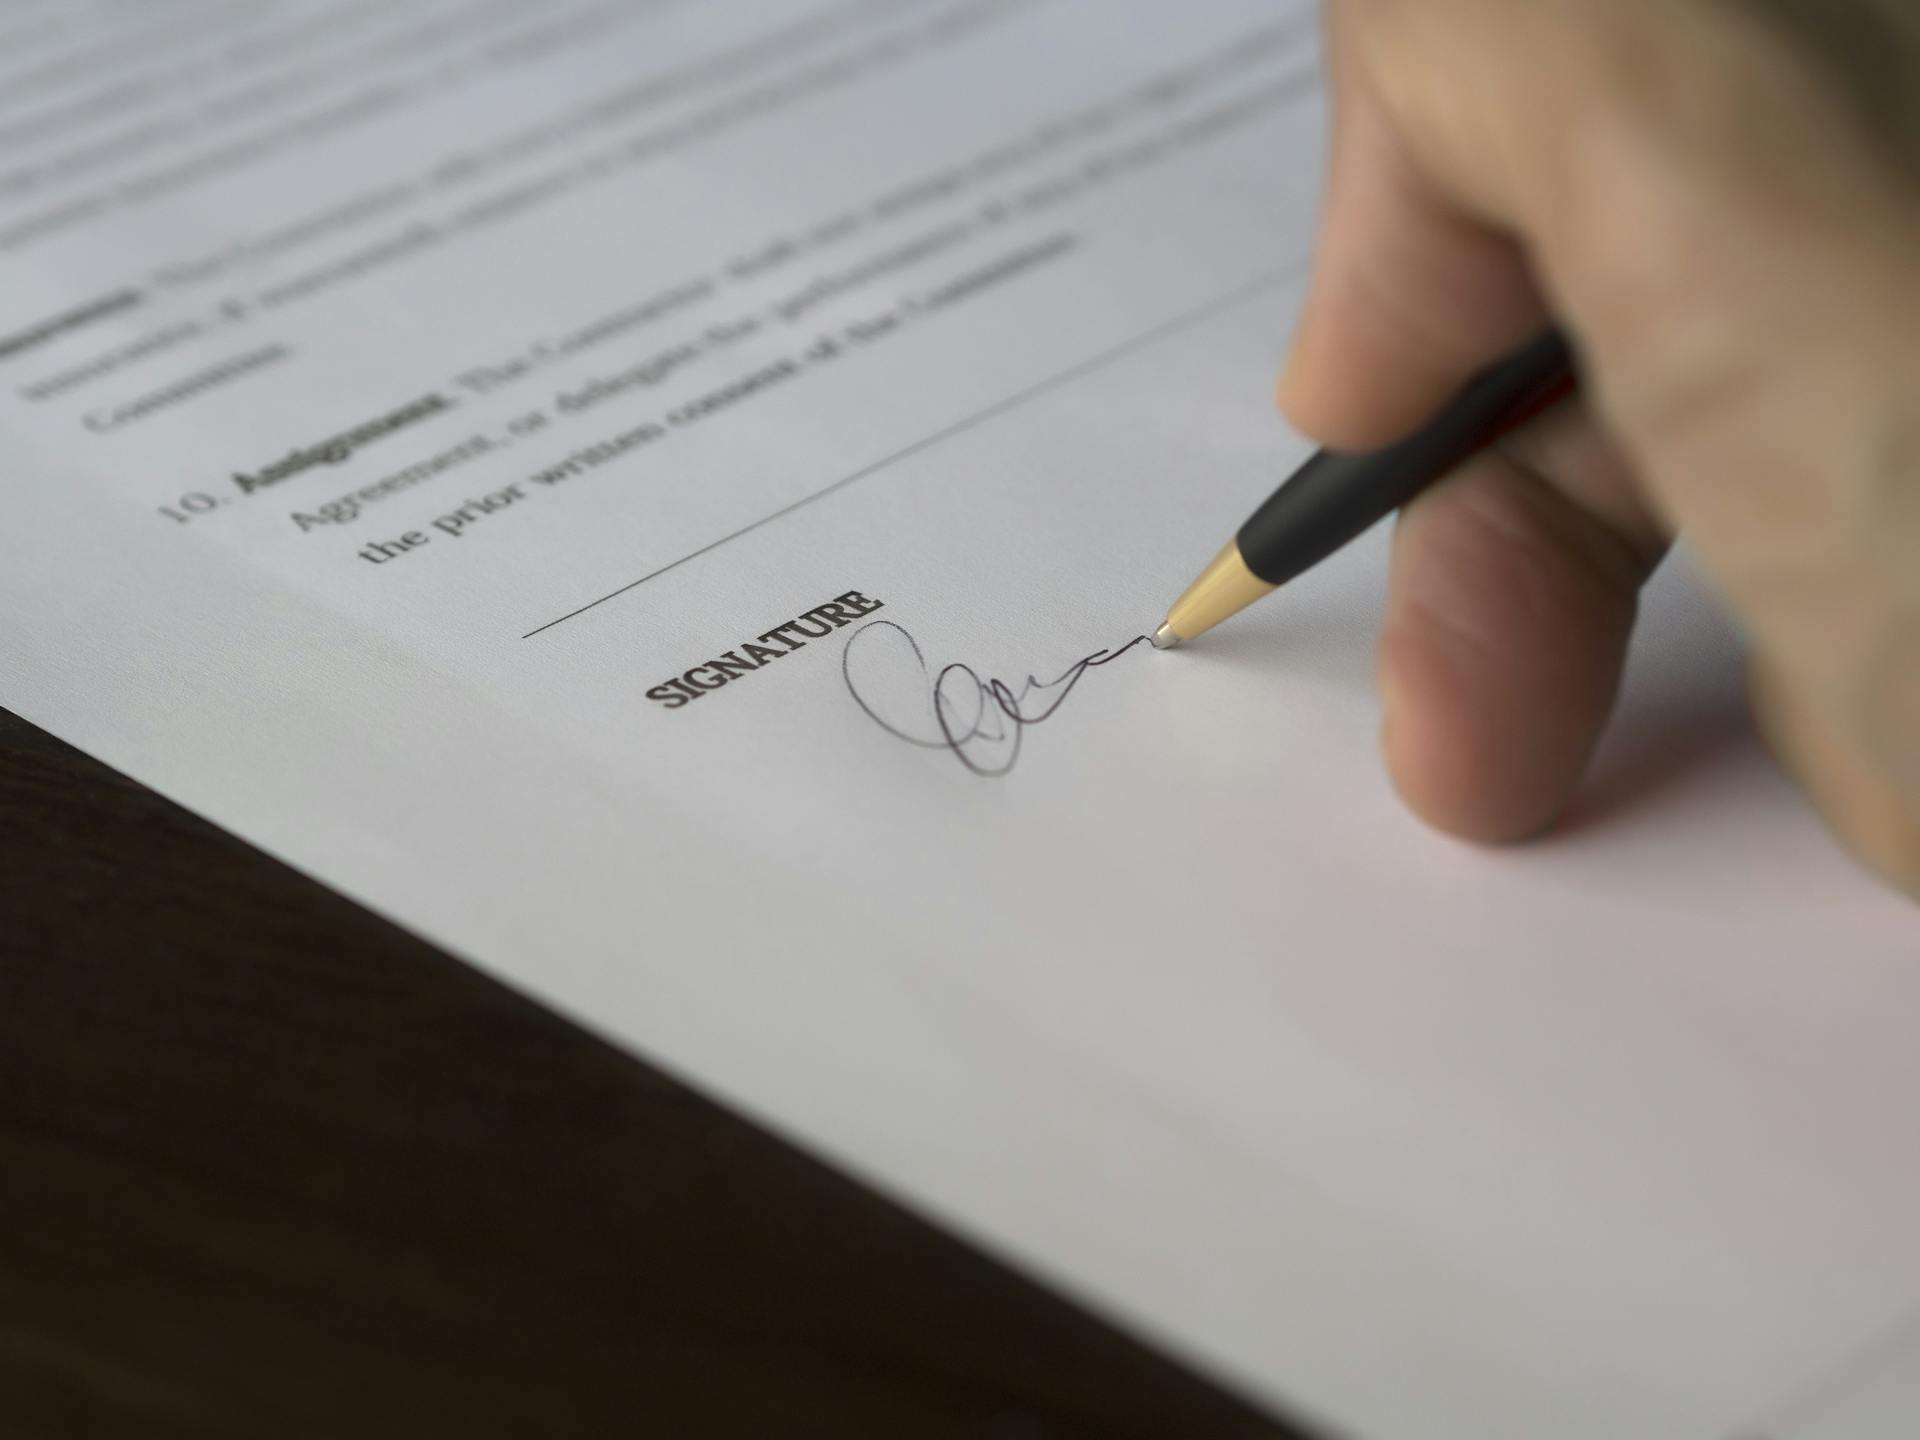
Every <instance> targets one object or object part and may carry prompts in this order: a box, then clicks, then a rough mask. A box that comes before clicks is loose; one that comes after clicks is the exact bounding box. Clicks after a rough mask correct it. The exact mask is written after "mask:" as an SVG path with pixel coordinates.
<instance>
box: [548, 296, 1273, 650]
mask: <svg viewBox="0 0 1920 1440" xmlns="http://www.w3.org/2000/svg"><path fill="white" fill-rule="evenodd" d="M1299 268H1300V267H1299V265H1298V264H1297V263H1296V264H1289V265H1283V266H1279V267H1277V268H1275V269H1272V270H1267V271H1263V272H1262V273H1261V274H1259V275H1257V276H1256V277H1254V278H1253V279H1252V280H1249V281H1247V282H1245V283H1244V284H1240V285H1236V286H1234V287H1233V289H1231V290H1229V291H1227V292H1226V293H1225V294H1223V295H1216V296H1215V297H1214V298H1213V299H1211V300H1209V301H1207V302H1206V303H1205V304H1204V305H1200V306H1196V307H1195V308H1194V309H1192V310H1189V311H1187V312H1186V313H1185V314H1183V315H1176V316H1175V317H1174V318H1173V319H1171V320H1165V321H1162V322H1161V323H1160V324H1158V325H1156V326H1154V327H1153V328H1152V329H1151V330H1144V331H1142V332H1141V333H1140V334H1138V335H1135V336H1133V337H1132V338H1131V339H1128V340H1123V341H1121V342H1120V343H1119V344H1118V345H1115V346H1113V347H1112V348H1111V349H1108V350H1102V351H1101V352H1100V353H1099V354H1097V355H1094V356H1091V357H1089V358H1088V359H1085V360H1081V361H1078V362H1076V363H1075V364H1073V365H1070V366H1068V367H1067V368H1066V369H1064V370H1059V371H1056V372H1055V373H1054V374H1052V375H1049V376H1047V377H1046V378H1045V379H1044V380H1041V381H1039V382H1038V383H1037V384H1034V385H1031V386H1029V387H1028V388H1027V389H1025V390H1022V391H1020V392H1019V393H1018V394H1014V395H1009V396H1008V397H1007V398H1005V399H1004V400H997V401H995V402H994V403H993V404H991V405H989V406H987V408H986V409H984V410H979V411H976V412H974V413H973V414H972V415H968V416H967V417H965V418H964V419H961V420H956V421H955V422H954V423H953V424H951V425H949V426H947V427H946V428H945V429H944V430H936V431H934V433H933V434H931V435H928V436H925V437H923V438H922V439H919V440H916V441H914V442H913V444H911V445H909V446H907V447H906V448H905V449H904V450H896V451H894V452H893V454H891V455H888V456H887V457H885V458H884V459H881V460H876V461H874V463H873V464H871V465H869V466H867V467H866V468H865V469H862V470H856V471H854V472H853V474H851V475H847V476H843V477H842V478H841V479H839V480H836V481H834V482H833V483H832V484H831V485H827V486H824V487H822V488H821V489H819V490H816V491H814V492H813V493H812V494H811V495H803V496H801V497H800V498H799V499H798V500H795V501H794V502H793V503H792V504H791V505H783V506H781V507H780V508H779V509H778V510H775V511H774V512H773V513H772V514H770V515H762V516H761V517H760V518H759V519H758V520H755V521H754V522H753V523H752V524H750V525H743V526H741V527H740V528H739V529H738V530H735V531H734V532H733V533H732V534H730V535H722V536H721V537H720V538H719V539H718V540H714V541H710V542H709V543H707V544H705V545H702V546H701V547H700V548H699V549H698V550H691V551H688V552H687V553H686V554H685V555H682V556H681V557H680V558H679V559H678V560H673V561H670V562H668V563H667V564H665V565H662V566H661V567H660V568H659V569H658V570H650V571H648V572H647V573H646V574H645V575H642V576H641V577H640V578H639V579H638V580H629V581H628V582H627V583H626V584H624V585H622V586H621V587H620V588H619V589H617V590H609V591H608V592H607V593H606V594H604V595H602V596H601V597H600V598H599V599H597V600H589V601H588V602H587V603H586V604H584V605H582V606H580V607H579V608H578V609H575V610H569V611H568V612H567V613H566V614H564V615H561V616H558V617H556V618H555V619H552V620H549V621H547V623H546V624H544V625H536V626H535V627H534V628H533V629H531V630H529V631H527V633H526V634H524V635H522V636H521V637H520V638H521V639H522V640H531V639H532V638H533V637H534V636H536V635H540V634H544V633H545V632H546V631H548V630H551V629H553V627H554V626H556V625H562V624H565V623H566V622H567V621H569V620H571V619H573V618H574V617H575V616H578V615H584V614H586V613H587V611H589V610H591V609H593V608H594V607H595V606H597V605H604V604H606V603H607V601H609V600H613V599H617V598H618V597H620V596H622V595H624V594H626V593H627V592H628V591H629V590H637V589H639V588H640V587H641V586H642V585H644V584H646V583H647V582H648V581H649V580H658V579H659V578H660V577H661V576H662V575H664V574H666V573H667V572H668V571H669V570H677V569H679V568H680V567H681V566H682V565H684V564H686V563H687V562H688V561H689V560H698V559H699V558H700V557H701V556H702V555H706V554H708V553H710V552H712V551H714V550H718V549H719V548H720V547H721V546H722V545H726V544H728V543H730V542H732V541H734V540H738V539H739V538H740V537H741V536H742V535H749V534H751V533H752V532H753V531H755V530H758V529H759V528H760V527H761V526H762V525H771V524H772V523H773V522H774V521H776V520H778V519H780V518H781V517H782V516H786V515H791V514H792V513H793V512H794V511H796V510H799V509H801V508H803V507H805V506H808V505H811V504H813V502H814V501H816V500H824V499H826V498H827V496H829V495H832V494H834V493H835V492H836V491H840V490H844V489H846V488H847V487H848V486H849V485H853V484H855V483H857V482H859V481H861V480H865V479H868V478H869V477H871V476H874V475H878V474H879V473H880V472H881V471H882V470H885V469H886V468H887V467H888V466H890V465H893V464H895V463H897V462H898V461H901V460H905V459H906V458H907V457H908V456H911V455H917V454H919V453H920V452H921V451H922V450H925V449H928V448H929V447H931V446H934V445H938V444H939V443H940V442H941V441H942V440H948V439H951V438H952V437H953V436H955V435H958V434H959V433H960V432H961V431H963V430H969V429H971V428H972V427H973V426H975V425H978V424H980V423H981V422H982V421H986V420H991V419H993V418H994V417H995V416H997V415H1004V414H1005V413H1006V412H1007V411H1009V410H1013V409H1015V408H1017V407H1018V406H1020V405H1023V404H1025V403H1026V402H1027V401H1029V400H1031V399H1033V398H1034V397H1035V396H1038V395H1043V394H1045V393H1046V392H1047V391H1049V390H1054V389H1057V388H1058V387H1060V386H1062V385H1066V384H1069V383H1071V382H1072V381H1075V380H1078V379H1080V378H1081V377H1082V376H1084V375H1090V374H1092V373H1093V372H1094V371H1096V370H1098V369H1100V368H1101V367H1102V366H1104V365H1108V364H1111V363H1112V362H1113V361H1115V360H1118V359H1119V358H1120V357H1121V356H1123V355H1127V354H1129V353H1131V352H1132V351H1135V350H1139V349H1141V348H1143V347H1144V346H1147V345H1151V344H1153V343H1154V342H1155V341H1157V340H1164V339H1166V338H1167V337H1168V336H1171V335H1175V334H1178V333H1179V332H1180V331H1182V330H1185V329H1187V328H1189V327H1190V326H1193V325H1197V324H1198V323H1199V322H1200V321H1202V320H1205V319H1207V318H1209V317H1210V316H1212V315H1214V314H1215V313H1216V312H1218V311H1221V310H1224V309H1226V308H1227V307H1228V306H1230V305H1232V304H1234V303H1235V302H1237V301H1240V300H1244V299H1245V298H1246V297H1247V296H1249V295H1252V294H1255V293H1257V292H1258V291H1261V290H1265V289H1269V288H1271V287H1272V286H1275V285H1278V284H1279V283H1280V282H1281V281H1282V280H1284V279H1286V278H1288V277H1289V276H1291V275H1293V274H1295V273H1297V272H1298V270H1299Z"/></svg>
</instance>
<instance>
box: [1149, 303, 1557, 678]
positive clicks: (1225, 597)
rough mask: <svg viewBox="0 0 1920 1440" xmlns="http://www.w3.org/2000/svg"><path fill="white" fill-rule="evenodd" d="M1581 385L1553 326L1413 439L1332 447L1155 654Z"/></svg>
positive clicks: (1280, 494)
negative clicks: (1378, 446)
mask: <svg viewBox="0 0 1920 1440" xmlns="http://www.w3.org/2000/svg"><path fill="white" fill-rule="evenodd" d="M1573 386H1574V376H1573V358H1572V354H1571V352H1570V351H1569V349H1568V346H1567V341H1566V337H1565V336H1564V335H1562V334H1561V333H1560V332H1559V331H1558V330H1549V331H1547V332H1546V333H1545V334H1543V335H1540V336H1539V337H1537V338H1536V339H1534V340H1532V341H1530V342H1529V343H1528V344H1526V345H1524V346H1522V347H1521V348H1520V349H1519V350H1516V351H1515V352H1514V353H1513V354H1511V355H1509V356H1508V357H1507V358H1506V359H1505V360H1502V361H1500V362H1499V363H1497V364H1495V365H1494V366H1492V367H1491V368H1490V369H1487V370H1484V371H1482V372H1481V373H1480V374H1479V375H1478V376H1476V377H1475V378H1474V379H1473V380H1471V381H1469V382H1468V383H1467V386H1466V388H1465V389H1464V390H1462V391H1461V392H1460V393H1459V395H1457V396H1455V397H1454V399H1453V400H1452V401H1451V402H1450V403H1449V404H1448V406H1447V408H1446V409H1445V410H1443V411H1441V412H1440V415H1439V417H1438V418H1437V419H1435V420H1434V421H1433V422H1432V423H1431V424H1429V425H1428V426H1426V428H1425V429H1423V430H1420V431H1418V432H1417V433H1416V434H1414V435H1412V436H1410V437H1409V438H1408V439H1405V440H1402V441H1400V442H1399V443H1398V444H1395V445H1391V446H1389V447H1388V448H1387V449H1385V450H1372V451H1366V452H1364V453H1351V452H1340V451H1334V450H1322V451H1321V452H1320V453H1319V454H1317V455H1315V456H1314V457H1313V458H1312V459H1311V460H1309V461H1307V463H1306V464H1304V465H1302V466H1301V467H1300V468H1299V469H1298V470H1296V471H1295V472H1294V473H1293V475H1292V477H1291V478H1290V479H1288V481H1287V482H1286V483H1285V484H1284V485H1282V486H1281V487H1280V488H1279V489H1278V490H1276V491H1274V492H1273V495H1272V496H1271V497H1270V498H1269V499H1268V500H1267V503H1266V504H1264V505H1262V506H1261V507H1260V508H1259V509H1258V510H1256V511H1254V512H1253V518H1252V519H1250V520H1248V521H1247V523H1246V524H1244V525H1242V526H1241V527H1240V533H1239V534H1238V535H1236V536H1235V537H1234V538H1233V540H1232V542H1231V543H1229V544H1228V546H1227V548H1226V549H1224V550H1222V551H1221V552H1220V554H1219V556H1218V557H1217V558H1216V559H1215V560H1214V562H1213V563H1212V564H1211V565H1209V566H1208V567H1207V568H1206V569H1205V570H1203V571H1202V572H1201V573H1200V578H1199V579H1198V580H1195V581H1194V582H1193V584H1191V585H1189V586H1188V587H1187V590H1186V593H1185V594H1183V595H1182V596H1181V597H1180V598H1179V599H1178V600H1176V601H1174V602H1173V608H1172V609H1171V610H1169V611H1167V618H1166V620H1165V622H1164V623H1163V624H1162V625H1161V626H1160V628H1159V629H1158V630H1156V631H1155V632H1154V635H1153V644H1154V648H1156V649H1159V650H1171V649H1172V648H1173V647H1174V646H1176V645H1179V644H1181V643H1182V642H1183V641H1187V640H1192V639H1195V638H1196V637H1198V636H1200V635H1203V634H1205V633H1206V632H1207V631H1209V630H1211V629H1212V628H1213V627H1214V626H1216V625H1218V624H1219V623H1220V622H1221V621H1222V620H1225V619H1227V618H1228V617H1229V616H1232V615H1237V614H1238V613H1239V612H1240V611H1242V610H1244V609H1246V608H1247V606H1249V605H1251V604H1253V602H1254V601H1256V600H1259V599H1262V598H1263V597H1265V596H1267V595H1270V594H1272V593H1273V592H1274V591H1275V590H1277V589H1279V588H1280V586H1282V585H1284V584H1286V583H1287V582H1288V581H1289V580H1292V579H1293V578H1294V577H1295V576H1298V575H1301V574H1304V573H1305V572H1306V571H1308V570H1311V569H1312V568H1313V567H1314V566H1315V565H1318V564H1319V563H1320V562H1321V561H1322V560H1324V559H1326V558H1327V557H1328V556H1329V555H1331V554H1333V552H1334V551H1336V550H1338V549H1340V548H1341V547H1342V546H1344V545H1346V544H1348V543H1349V542H1351V541H1353V540H1356V539H1358V538H1359V537H1360V536H1361V535H1362V534H1364V533H1365V532H1366V531H1368V530H1370V529H1372V528H1373V527H1374V526H1375V525H1376V524H1378V523H1379V522H1380V521H1382V520H1384V519H1385V518H1386V517H1387V516H1388V515H1390V514H1392V513H1393V512H1394V511H1395V510H1398V509H1399V508H1400V507H1401V506H1402V505H1404V504H1406V503H1407V501H1409V500H1411V499H1413V497H1414V496H1416V495H1418V494H1419V493H1420V492H1421V491H1422V490H1424V489H1426V487H1427V486H1429V485H1431V484H1432V483H1433V482H1434V481H1436V480H1438V479H1440V478H1441V477H1442V476H1443V475H1446V474H1447V473H1448V472H1450V471H1451V470H1453V469H1454V468H1455V467H1456V466H1458V465H1459V464H1460V463H1461V462H1462V461H1463V460H1466V459H1467V458H1469V457H1470V456H1472V455H1474V454H1475V453H1477V452H1478V451H1480V450H1483V449H1485V448H1486V447H1487V446H1488V445H1490V444H1492V443H1493V441H1495V440H1497V439H1499V438H1500V436H1502V435H1504V434H1505V433H1507V432H1508V431H1509V430H1512V429H1514V428H1515V427H1516V426H1518V425H1520V424H1522V423H1524V422H1525V421H1527V420H1530V419H1532V418H1533V417H1534V416H1535V415H1537V414H1539V413H1540V412H1541V411H1542V410H1545V409H1547V408H1548V407H1549V406H1551V405H1553V404H1554V403H1556V402H1557V401H1559V400H1560V399H1562V398H1563V397H1564V396H1566V395H1567V394H1568V393H1569V392H1571V391H1572V389H1573Z"/></svg>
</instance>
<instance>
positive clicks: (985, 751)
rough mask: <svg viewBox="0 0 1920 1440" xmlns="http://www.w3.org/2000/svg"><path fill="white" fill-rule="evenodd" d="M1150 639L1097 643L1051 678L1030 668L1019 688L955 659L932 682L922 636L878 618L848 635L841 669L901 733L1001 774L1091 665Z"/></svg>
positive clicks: (876, 714) (879, 717)
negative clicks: (1029, 733) (1099, 647)
mask: <svg viewBox="0 0 1920 1440" xmlns="http://www.w3.org/2000/svg"><path fill="white" fill-rule="evenodd" d="M1147 643H1149V641H1148V638H1147V637H1146V636H1145V635H1138V636H1135V637H1134V638H1133V639H1132V640H1129V641H1128V642H1127V643H1126V644H1124V645H1122V646H1119V647H1118V648H1116V649H1111V650H1096V651H1094V652H1093V654H1091V655H1089V656H1087V657H1086V658H1085V659H1084V660H1080V661H1078V662H1076V663H1075V664H1073V665H1071V666H1069V667H1068V668H1067V669H1066V670H1065V671H1063V672H1062V673H1061V674H1060V675H1058V676H1056V677H1055V678H1053V679H1052V680H1041V679H1039V678H1038V677H1037V676H1033V675H1029V676H1027V678H1026V680H1025V682H1024V683H1022V684H1021V685H1020V687H1019V688H1018V689H1015V688H1014V687H1013V686H1012V685H1010V684H1008V683H1007V682H1006V681H1005V680H997V679H991V678H989V679H982V678H981V677H980V675H979V674H978V672H976V671H975V670H974V668H973V667H972V666H971V665H963V664H960V663H958V662H955V663H954V664H952V665H948V666H945V667H944V668H943V669H942V670H941V671H940V673H939V674H938V675H935V676H933V677H932V682H931V685H929V683H928V675H929V669H928V665H927V657H926V656H925V655H924V654H922V653H921V650H920V644H919V642H918V641H917V640H915V639H914V638H913V636H912V635H910V634H908V633H907V631H906V630H905V629H903V628H902V627H901V626H899V625H896V624H894V623H893V622H892V621H891V620H875V621H873V622H872V623H871V624H868V625H863V626H861V627H860V628H859V629H858V630H856V631H854V633H853V634H852V636H850V637H849V638H848V640H847V644H846V648H845V649H844V650H842V651H841V652H840V673H841V675H842V676H843V677H844V678H845V680H846V682H847V693H848V694H849V695H851V696H852V697H853V702H854V704H856V705H858V706H859V707H860V708H861V709H862V710H864V711H865V712H866V714H867V718H868V719H869V720H871V721H873V723H874V724H876V725H878V726H879V727H880V728H881V729H882V730H884V731H886V732H887V733H888V734H889V735H891V736H893V737H894V738H895V739H896V740H904V741H906V743H907V744H909V745H918V746H919V747H920V748H921V749H923V750H950V751H952V752H953V755H954V758H955V759H957V760H959V762H960V763H961V764H962V765H964V766H966V767H967V769H969V770H971V771H972V772H973V773H974V774H976V775H981V776H985V777H987V778H989V779H996V778H998V777H1000V776H1002V775H1005V774H1007V773H1008V772H1009V771H1011V770H1012V769H1013V767H1014V766H1015V765H1016V764H1018V763H1019V760H1020V745H1021V740H1022V738H1023V737H1024V736H1025V734H1026V732H1027V729H1028V727H1029V726H1033V725H1039V724H1041V723H1043V722H1045V721H1047V720H1050V719H1052V718H1053V716H1054V714H1055V713H1056V712H1057V711H1058V710H1059V709H1060V706H1061V705H1062V704H1063V703H1065V701H1066V698H1067V696H1069V695H1071V694H1072V693H1073V688H1074V686H1076V685H1078V684H1079V683H1080V681H1081V680H1082V679H1083V678H1084V677H1085V675H1086V673H1087V672H1088V671H1089V670H1097V669H1098V668H1099V667H1100V666H1102V665H1111V664H1112V663H1113V662H1114V661H1115V660H1118V659H1119V658H1120V657H1121V656H1122V655H1125V654H1126V653H1127V652H1128V651H1129V650H1133V649H1135V648H1136V647H1138V646H1141V645H1145V644H1147Z"/></svg>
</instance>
